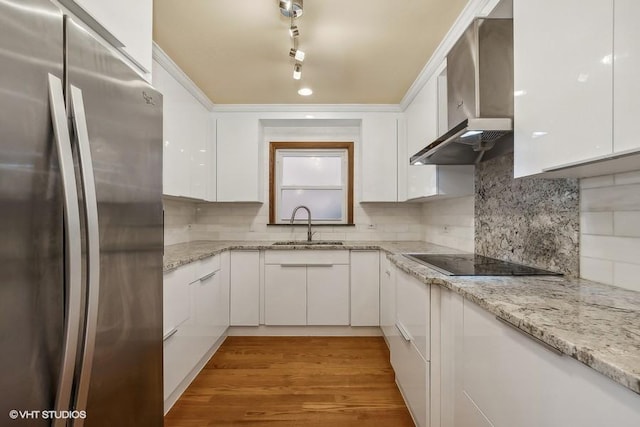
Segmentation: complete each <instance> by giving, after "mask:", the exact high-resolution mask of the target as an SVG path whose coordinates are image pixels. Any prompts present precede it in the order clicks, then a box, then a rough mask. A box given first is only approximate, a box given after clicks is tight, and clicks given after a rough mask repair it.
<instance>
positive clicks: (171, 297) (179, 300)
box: [162, 264, 193, 335]
mask: <svg viewBox="0 0 640 427" xmlns="http://www.w3.org/2000/svg"><path fill="white" fill-rule="evenodd" d="M192 267H193V265H192V264H188V265H185V266H183V267H180V268H177V269H175V270H172V271H168V272H166V273H164V275H163V279H162V282H163V283H162V288H163V292H162V308H163V316H162V324H163V333H164V334H165V335H166V334H168V333H170V332H171V331H172V330H173V329H175V328H176V327H178V325H180V324H181V323H183V322H184V321H185V320H187V319H188V318H189V283H191V281H192V278H193V268H192Z"/></svg>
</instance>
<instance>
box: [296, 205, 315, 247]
mask: <svg viewBox="0 0 640 427" xmlns="http://www.w3.org/2000/svg"><path fill="white" fill-rule="evenodd" d="M298 209H304V210H306V211H307V215H308V219H309V223H308V228H307V242H310V241H311V236H312V234H311V211H310V210H309V208H308V207H306V206H304V205H300V206H298V207H296V208H295V209H294V210H293V213H292V214H291V224H293V220H294V219H295V217H296V212H298Z"/></svg>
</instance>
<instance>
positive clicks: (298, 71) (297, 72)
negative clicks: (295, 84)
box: [293, 64, 302, 80]
mask: <svg viewBox="0 0 640 427" xmlns="http://www.w3.org/2000/svg"><path fill="white" fill-rule="evenodd" d="M301 77H302V65H300V64H296V65H294V66H293V79H294V80H300V78H301Z"/></svg>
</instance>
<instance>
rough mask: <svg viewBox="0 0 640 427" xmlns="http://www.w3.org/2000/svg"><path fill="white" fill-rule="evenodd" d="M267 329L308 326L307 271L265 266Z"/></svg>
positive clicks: (292, 267)
mask: <svg viewBox="0 0 640 427" xmlns="http://www.w3.org/2000/svg"><path fill="white" fill-rule="evenodd" d="M264 323H265V325H306V324H307V267H306V266H287V265H265V267H264Z"/></svg>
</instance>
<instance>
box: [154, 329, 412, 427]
mask: <svg viewBox="0 0 640 427" xmlns="http://www.w3.org/2000/svg"><path fill="white" fill-rule="evenodd" d="M164 425H165V427H206V426H273V427H280V426H282V427H288V426H303V427H321V426H322V427H326V426H330V427H342V426H345V427H346V426H354V427H360V426H362V427H369V426H371V427H373V426H375V427H386V426H389V427H404V426H407V427H409V426H413V425H414V424H413V421H412V420H411V416H410V415H409V411H408V410H407V408H406V406H405V404H404V401H403V399H402V396H401V395H400V392H399V391H398V388H397V387H396V384H395V382H394V373H393V370H392V368H391V365H390V363H389V351H388V349H387V346H386V344H385V342H384V340H383V338H381V337H228V338H227V339H226V341H225V342H224V344H223V345H222V346H221V347H220V349H219V350H218V351H217V352H216V354H215V355H214V356H213V358H211V360H210V361H209V363H208V364H207V365H206V366H205V368H204V369H203V370H202V372H201V373H200V374H199V375H198V377H197V378H196V379H195V380H194V381H193V383H192V384H191V385H190V386H189V388H188V389H187V390H186V391H185V393H184V394H183V395H182V396H181V397H180V399H179V400H178V402H176V404H175V405H174V407H173V408H172V409H171V411H170V412H169V413H168V414H167V415H166V416H165V421H164Z"/></svg>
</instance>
